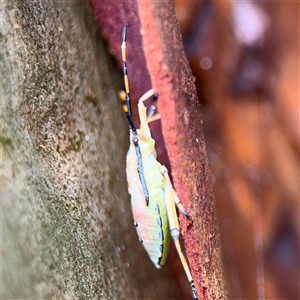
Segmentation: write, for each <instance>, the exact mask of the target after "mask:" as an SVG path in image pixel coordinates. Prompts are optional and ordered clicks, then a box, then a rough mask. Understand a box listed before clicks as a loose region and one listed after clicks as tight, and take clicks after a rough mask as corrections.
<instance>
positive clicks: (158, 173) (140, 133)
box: [120, 25, 198, 300]
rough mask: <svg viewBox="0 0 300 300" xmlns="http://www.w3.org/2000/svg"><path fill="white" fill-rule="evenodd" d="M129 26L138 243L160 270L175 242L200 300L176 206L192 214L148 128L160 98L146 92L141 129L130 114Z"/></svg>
mask: <svg viewBox="0 0 300 300" xmlns="http://www.w3.org/2000/svg"><path fill="white" fill-rule="evenodd" d="M126 38H127V25H125V26H124V28H123V34H122V46H121V49H122V59H123V73H124V82H125V92H123V93H121V94H120V97H121V100H123V109H124V112H125V114H126V117H127V120H128V123H129V130H130V146H129V150H128V152H127V159H126V165H127V169H126V173H127V181H128V191H129V193H130V195H131V206H132V213H133V218H134V225H135V227H136V230H137V233H138V236H139V241H140V242H141V243H142V244H143V246H144V248H145V249H146V251H147V252H148V254H149V257H150V259H151V260H152V262H153V263H154V265H155V266H156V267H157V268H161V266H163V265H164V263H165V262H166V259H167V255H168V250H169V242H170V239H171V238H172V239H173V241H174V243H175V246H176V249H177V252H178V254H179V257H180V260H181V262H182V265H183V268H184V270H185V273H186V275H187V277H188V280H189V282H190V285H191V291H192V296H193V299H194V300H197V299H198V296H197V292H196V288H195V286H194V281H193V278H192V275H191V272H190V269H189V267H188V264H187V261H186V259H185V257H184V255H183V253H182V251H181V246H180V242H179V235H180V229H179V222H178V217H177V212H176V206H177V207H178V209H179V211H180V212H181V213H183V214H184V215H185V216H186V217H187V218H190V216H189V214H188V213H187V212H186V211H185V209H184V207H183V205H182V204H181V203H180V200H179V198H178V196H177V194H176V192H175V190H174V188H173V186H172V183H171V181H170V178H169V175H168V170H167V168H166V167H165V166H163V165H161V164H160V163H159V162H158V161H157V160H156V151H155V140H154V139H153V138H152V137H151V132H150V128H149V126H148V124H149V123H150V122H153V121H155V120H157V119H159V118H160V115H159V114H154V113H155V111H156V100H157V94H155V93H154V90H153V89H150V90H149V91H148V92H146V93H145V94H144V95H143V96H142V97H141V98H140V99H139V102H138V113H139V118H140V123H141V125H140V128H139V129H137V128H136V127H135V125H134V122H133V118H132V111H131V98H130V92H129V81H128V74H127V63H126ZM150 97H153V103H152V105H151V107H150V110H149V112H148V114H147V112H146V111H147V109H146V107H145V105H144V101H145V100H147V99H149V98H150Z"/></svg>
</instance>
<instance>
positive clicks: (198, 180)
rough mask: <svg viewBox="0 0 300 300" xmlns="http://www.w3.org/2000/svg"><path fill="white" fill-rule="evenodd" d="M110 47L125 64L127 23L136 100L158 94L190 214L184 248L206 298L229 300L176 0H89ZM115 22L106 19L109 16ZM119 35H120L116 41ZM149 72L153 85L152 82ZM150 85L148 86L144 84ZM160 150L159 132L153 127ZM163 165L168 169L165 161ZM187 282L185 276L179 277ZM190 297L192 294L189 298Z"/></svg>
mask: <svg viewBox="0 0 300 300" xmlns="http://www.w3.org/2000/svg"><path fill="white" fill-rule="evenodd" d="M90 2H91V4H92V6H93V8H94V11H95V13H96V16H97V19H98V22H99V23H100V25H101V29H102V32H103V35H104V36H105V37H106V38H107V41H108V43H109V45H110V49H111V51H112V53H113V54H114V55H116V57H117V58H118V60H119V62H121V58H120V36H121V32H122V27H123V25H124V24H128V39H127V45H128V47H127V53H128V58H127V65H128V68H129V72H128V74H129V80H130V83H131V90H132V95H133V98H134V99H135V100H136V99H137V98H138V97H140V96H141V95H142V94H143V93H144V92H145V91H146V90H148V89H149V88H150V87H151V86H153V87H154V89H155V90H156V91H157V92H158V94H159V100H158V108H159V112H160V114H161V116H162V132H163V137H164V139H165V142H166V148H167V150H168V155H169V159H170V162H171V169H172V176H173V179H174V184H175V188H176V191H177V193H178V195H179V197H180V199H181V201H182V203H183V204H184V205H185V207H186V209H187V210H188V211H189V212H191V215H192V218H193V223H190V222H189V221H187V220H186V219H185V218H183V217H182V216H181V217H180V221H181V230H182V235H183V240H184V246H185V250H186V253H187V257H188V260H189V263H190V267H191V270H192V273H193V276H194V280H195V284H196V287H197V291H198V294H199V297H200V298H201V299H214V298H218V299H225V298H226V289H225V282H224V278H223V273H222V263H221V256H220V242H219V234H218V228H217V225H216V220H215V206H214V200H213V194H212V186H211V179H210V173H209V169H208V162H207V156H206V150H205V144H204V139H203V133H202V120H201V114H200V104H199V102H198V100H197V96H196V90H195V85H194V78H193V76H192V74H191V70H190V67H189V64H188V61H187V59H186V57H185V54H184V51H183V46H182V40H181V35H180V32H179V28H178V24H177V21H176V16H175V11H174V7H173V3H172V2H171V1H151V2H150V1H137V2H136V1H124V2H117V3H116V4H114V5H113V8H112V7H111V5H110V4H108V3H106V2H102V1H96V0H95V1H94V0H90ZM108 14H109V16H110V18H105V16H106V15H108ZM116 32H119V36H118V35H117V37H116ZM148 71H149V74H150V78H151V82H152V84H151V83H150V80H149V75H148ZM145 82H146V83H147V84H146V85H145ZM152 132H153V133H154V135H155V139H156V141H157V145H158V148H159V152H161V149H164V144H163V143H162V138H161V137H160V138H159V131H157V128H155V127H152ZM160 161H161V162H162V163H164V164H166V165H168V161H167V160H166V161H165V157H164V156H161V157H160ZM179 277H180V281H181V280H185V281H186V278H185V275H184V274H182V275H179V276H177V278H179ZM187 297H188V296H187Z"/></svg>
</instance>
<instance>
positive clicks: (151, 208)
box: [127, 150, 170, 268]
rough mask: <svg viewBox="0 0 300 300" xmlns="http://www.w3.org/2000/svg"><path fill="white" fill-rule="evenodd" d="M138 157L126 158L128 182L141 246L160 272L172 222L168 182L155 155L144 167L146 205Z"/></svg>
mask: <svg viewBox="0 0 300 300" xmlns="http://www.w3.org/2000/svg"><path fill="white" fill-rule="evenodd" d="M135 159H136V157H135V153H134V152H133V153H132V152H131V151H130V150H129V151H128V154H127V180H128V190H129V193H130V195H131V207H132V213H133V218H134V224H135V226H136V230H137V233H138V236H139V239H140V241H141V243H142V244H143V246H144V248H145V249H146V251H147V252H148V254H149V256H150V259H151V260H152V261H153V263H154V264H155V266H156V267H157V268H160V267H161V266H162V265H163V264H164V263H165V261H166V259H167V255H168V249H169V242H170V232H169V222H168V216H167V209H166V204H165V197H166V196H165V184H166V182H165V179H164V177H163V175H162V174H161V173H160V172H159V168H160V167H161V165H160V164H159V163H158V162H157V161H156V159H155V157H154V156H153V154H150V155H149V156H148V157H147V160H146V162H145V163H144V166H143V167H144V172H145V175H146V181H147V187H148V190H149V205H148V206H147V205H146V202H145V201H144V193H143V189H142V186H141V183H140V180H139V178H138V175H137V172H136V168H135V167H134V166H136V164H135V163H134V160H135Z"/></svg>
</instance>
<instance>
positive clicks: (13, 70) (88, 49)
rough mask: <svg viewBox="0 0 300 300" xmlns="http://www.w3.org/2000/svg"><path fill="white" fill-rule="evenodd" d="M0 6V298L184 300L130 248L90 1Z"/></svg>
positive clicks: (108, 70)
mask: <svg viewBox="0 0 300 300" xmlns="http://www.w3.org/2000/svg"><path fill="white" fill-rule="evenodd" d="M0 5H1V6H0V7H1V10H0V13H1V18H0V20H1V34H0V41H1V48H0V54H1V60H0V62H1V123H0V126H1V133H0V151H1V153H0V157H1V210H0V211H1V256H2V257H1V263H2V264H1V276H2V277H1V283H2V285H1V298H2V299H20V298H23V299H25V298H28V299H46V298H55V299H59V298H61V299H66V298H71V299H79V298H82V299H143V298H148V299H149V298H151V299H175V298H178V297H180V296H178V290H176V283H175V282H174V281H173V279H172V276H171V273H170V268H168V267H167V268H166V269H165V270H163V271H158V270H156V269H155V268H154V267H153V266H152V263H151V262H150V260H148V258H147V254H146V253H145V252H144V250H143V249H142V247H137V246H136V245H137V242H136V241H137V236H136V233H135V229H134V227H133V226H132V216H131V211H130V201H129V196H128V193H127V184H126V178H125V155H126V149H127V146H128V132H127V131H128V130H127V127H128V126H127V124H126V119H125V117H124V116H123V112H122V107H121V105H120V103H119V101H118V90H119V88H120V87H121V86H122V83H121V80H122V77H121V76H120V75H121V74H120V73H119V71H118V70H117V69H116V66H115V65H114V63H113V62H112V61H111V59H110V58H109V57H108V55H107V53H106V50H105V48H104V47H103V45H102V42H101V40H100V36H99V32H98V29H97V28H98V25H97V24H96V22H95V21H94V18H93V14H92V10H91V8H90V7H89V5H88V3H87V2H86V1H75V2H67V3H64V2H62V1H51V0H48V1H34V0H24V1H12V0H7V1H5V2H1V4H0Z"/></svg>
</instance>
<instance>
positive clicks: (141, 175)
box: [120, 24, 149, 206]
mask: <svg viewBox="0 0 300 300" xmlns="http://www.w3.org/2000/svg"><path fill="white" fill-rule="evenodd" d="M127 28H128V25H127V24H126V25H125V26H124V28H123V33H122V46H121V49H122V59H123V74H124V83H125V97H124V93H122V94H121V95H120V96H121V100H123V101H124V102H125V103H124V104H123V110H124V112H125V114H126V118H127V120H128V123H129V127H130V129H131V130H132V132H133V135H132V142H133V144H134V147H135V152H136V156H137V171H138V176H139V179H140V183H141V185H142V189H143V192H144V196H145V201H146V205H147V206H148V205H149V191H148V188H147V184H146V179H145V174H144V169H143V159H142V152H141V148H140V146H139V139H138V134H137V129H136V127H135V125H134V123H133V118H132V109H131V98H130V91H129V80H128V73H127V63H126V39H127Z"/></svg>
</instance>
